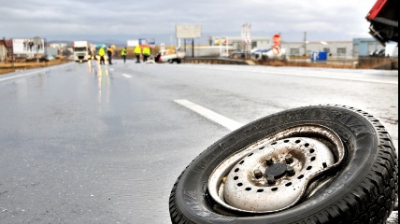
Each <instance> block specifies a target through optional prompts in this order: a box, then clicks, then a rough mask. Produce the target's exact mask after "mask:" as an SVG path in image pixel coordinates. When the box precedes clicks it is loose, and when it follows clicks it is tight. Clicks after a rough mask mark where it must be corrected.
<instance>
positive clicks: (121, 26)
mask: <svg viewBox="0 0 400 224" xmlns="http://www.w3.org/2000/svg"><path fill="white" fill-rule="evenodd" d="M374 3H375V0H352V1H348V0H335V1H333V0H323V1H322V0H305V1H298V0H279V1H266V0H202V1H194V0H185V1H183V0H147V1H137V0H114V1H110V0H63V1H48V0H14V1H4V2H2V5H1V8H0V21H1V23H0V35H3V36H6V37H30V36H35V35H40V36H44V37H46V36H53V37H54V36H57V37H62V36H69V37H71V38H73V37H74V36H82V37H85V36H87V37H99V38H100V37H104V38H110V37H112V38H118V37H120V38H121V39H122V38H126V37H138V36H143V35H148V36H162V35H164V36H166V37H167V38H169V37H170V36H171V35H174V32H175V25H177V24H201V25H202V26H203V33H204V35H205V36H208V35H236V36H240V28H241V25H242V24H243V23H245V22H250V23H251V24H252V34H253V35H258V36H262V35H272V34H274V33H278V32H281V33H283V34H286V37H287V38H289V39H290V38H292V39H298V38H299V37H301V36H302V35H303V32H305V31H307V33H308V34H309V35H308V36H309V38H313V34H315V35H316V36H318V38H324V39H327V40H336V39H338V40H339V39H351V38H354V37H359V36H363V37H366V36H368V32H367V29H368V23H367V22H366V20H365V16H366V15H367V13H368V11H369V10H370V8H371V7H372V6H373V4H374Z"/></svg>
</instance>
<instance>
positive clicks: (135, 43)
mask: <svg viewBox="0 0 400 224" xmlns="http://www.w3.org/2000/svg"><path fill="white" fill-rule="evenodd" d="M138 45H139V40H128V42H127V46H128V47H135V46H138Z"/></svg>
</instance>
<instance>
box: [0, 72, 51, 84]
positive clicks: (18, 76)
mask: <svg viewBox="0 0 400 224" xmlns="http://www.w3.org/2000/svg"><path fill="white" fill-rule="evenodd" d="M45 71H47V69H43V70H39V71H35V72H29V73H26V74H23V75H15V76H11V77H7V78H3V79H0V82H3V81H7V80H10V79H16V78H21V77H25V76H30V75H34V74H38V73H41V72H45Z"/></svg>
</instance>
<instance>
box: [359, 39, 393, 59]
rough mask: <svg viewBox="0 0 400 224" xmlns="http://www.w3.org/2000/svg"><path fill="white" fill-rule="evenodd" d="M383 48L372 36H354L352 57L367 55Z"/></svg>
mask: <svg viewBox="0 0 400 224" xmlns="http://www.w3.org/2000/svg"><path fill="white" fill-rule="evenodd" d="M383 48H385V47H384V46H383V45H382V44H381V43H380V42H378V41H377V40H375V39H374V38H354V39H353V57H359V56H369V55H370V53H371V52H374V51H376V50H380V49H383Z"/></svg>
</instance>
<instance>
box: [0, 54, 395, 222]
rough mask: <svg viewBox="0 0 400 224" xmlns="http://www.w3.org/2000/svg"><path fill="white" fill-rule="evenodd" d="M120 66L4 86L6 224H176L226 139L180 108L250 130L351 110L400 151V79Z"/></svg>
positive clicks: (2, 79) (22, 76)
mask: <svg viewBox="0 0 400 224" xmlns="http://www.w3.org/2000/svg"><path fill="white" fill-rule="evenodd" d="M115 63H116V64H115V65H112V66H102V67H100V66H99V65H98V64H95V63H93V64H91V63H89V64H86V63H84V64H75V63H71V64H67V65H63V66H59V67H54V68H52V69H39V70H34V71H37V72H33V71H24V72H17V73H12V74H8V75H2V76H0V223H2V224H8V223H137V224H143V223H146V224H147V223H155V224H164V223H171V222H170V219H169V211H168V198H169V193H170V190H171V188H172V186H173V184H174V182H175V180H176V178H177V177H178V176H179V174H180V173H181V172H182V171H183V169H184V168H185V167H186V166H187V165H188V164H189V163H190V162H191V161H192V160H193V159H194V158H195V157H196V156H197V155H198V154H199V153H201V152H202V151H203V150H204V149H205V148H206V147H208V146H209V145H211V144H212V143H213V142H215V141H217V140H218V139H220V138H221V137H222V136H224V135H226V134H228V133H229V132H230V130H228V129H227V128H225V127H223V126H220V125H219V124H216V123H215V122H213V121H210V120H208V119H206V118H204V117H202V116H200V115H198V114H196V113H194V112H193V111H190V110H188V109H186V108H184V107H182V106H181V105H179V104H177V103H175V102H174V100H177V99H186V100H189V101H191V102H193V103H196V104H198V105H201V106H203V107H205V108H208V109H210V110H213V111H215V112H217V113H219V114H221V115H223V116H226V117H227V118H230V119H232V120H234V121H237V122H239V123H242V124H246V123H248V122H250V121H253V120H255V119H257V118H260V117H263V116H266V115H269V114H272V113H275V112H279V111H282V110H286V109H290V108H294V107H299V106H307V105H316V104H345V105H349V106H354V107H358V108H360V109H363V110H365V111H367V112H369V113H371V114H373V115H374V116H375V117H376V118H378V119H379V120H380V121H381V122H382V123H383V124H384V125H385V126H386V127H387V129H388V131H389V133H390V134H391V136H392V137H393V139H394V140H395V141H394V142H395V144H396V145H397V144H398V84H397V82H398V72H397V71H389V72H387V71H366V70H326V69H305V68H276V67H275V68H274V67H272V68H271V67H253V66H222V65H215V66H211V65H189V64H181V65H169V64H162V65H159V64H151V65H145V64H140V65H138V64H134V63H133V62H132V61H128V63H127V64H123V63H122V62H121V61H118V60H116V61H115Z"/></svg>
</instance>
